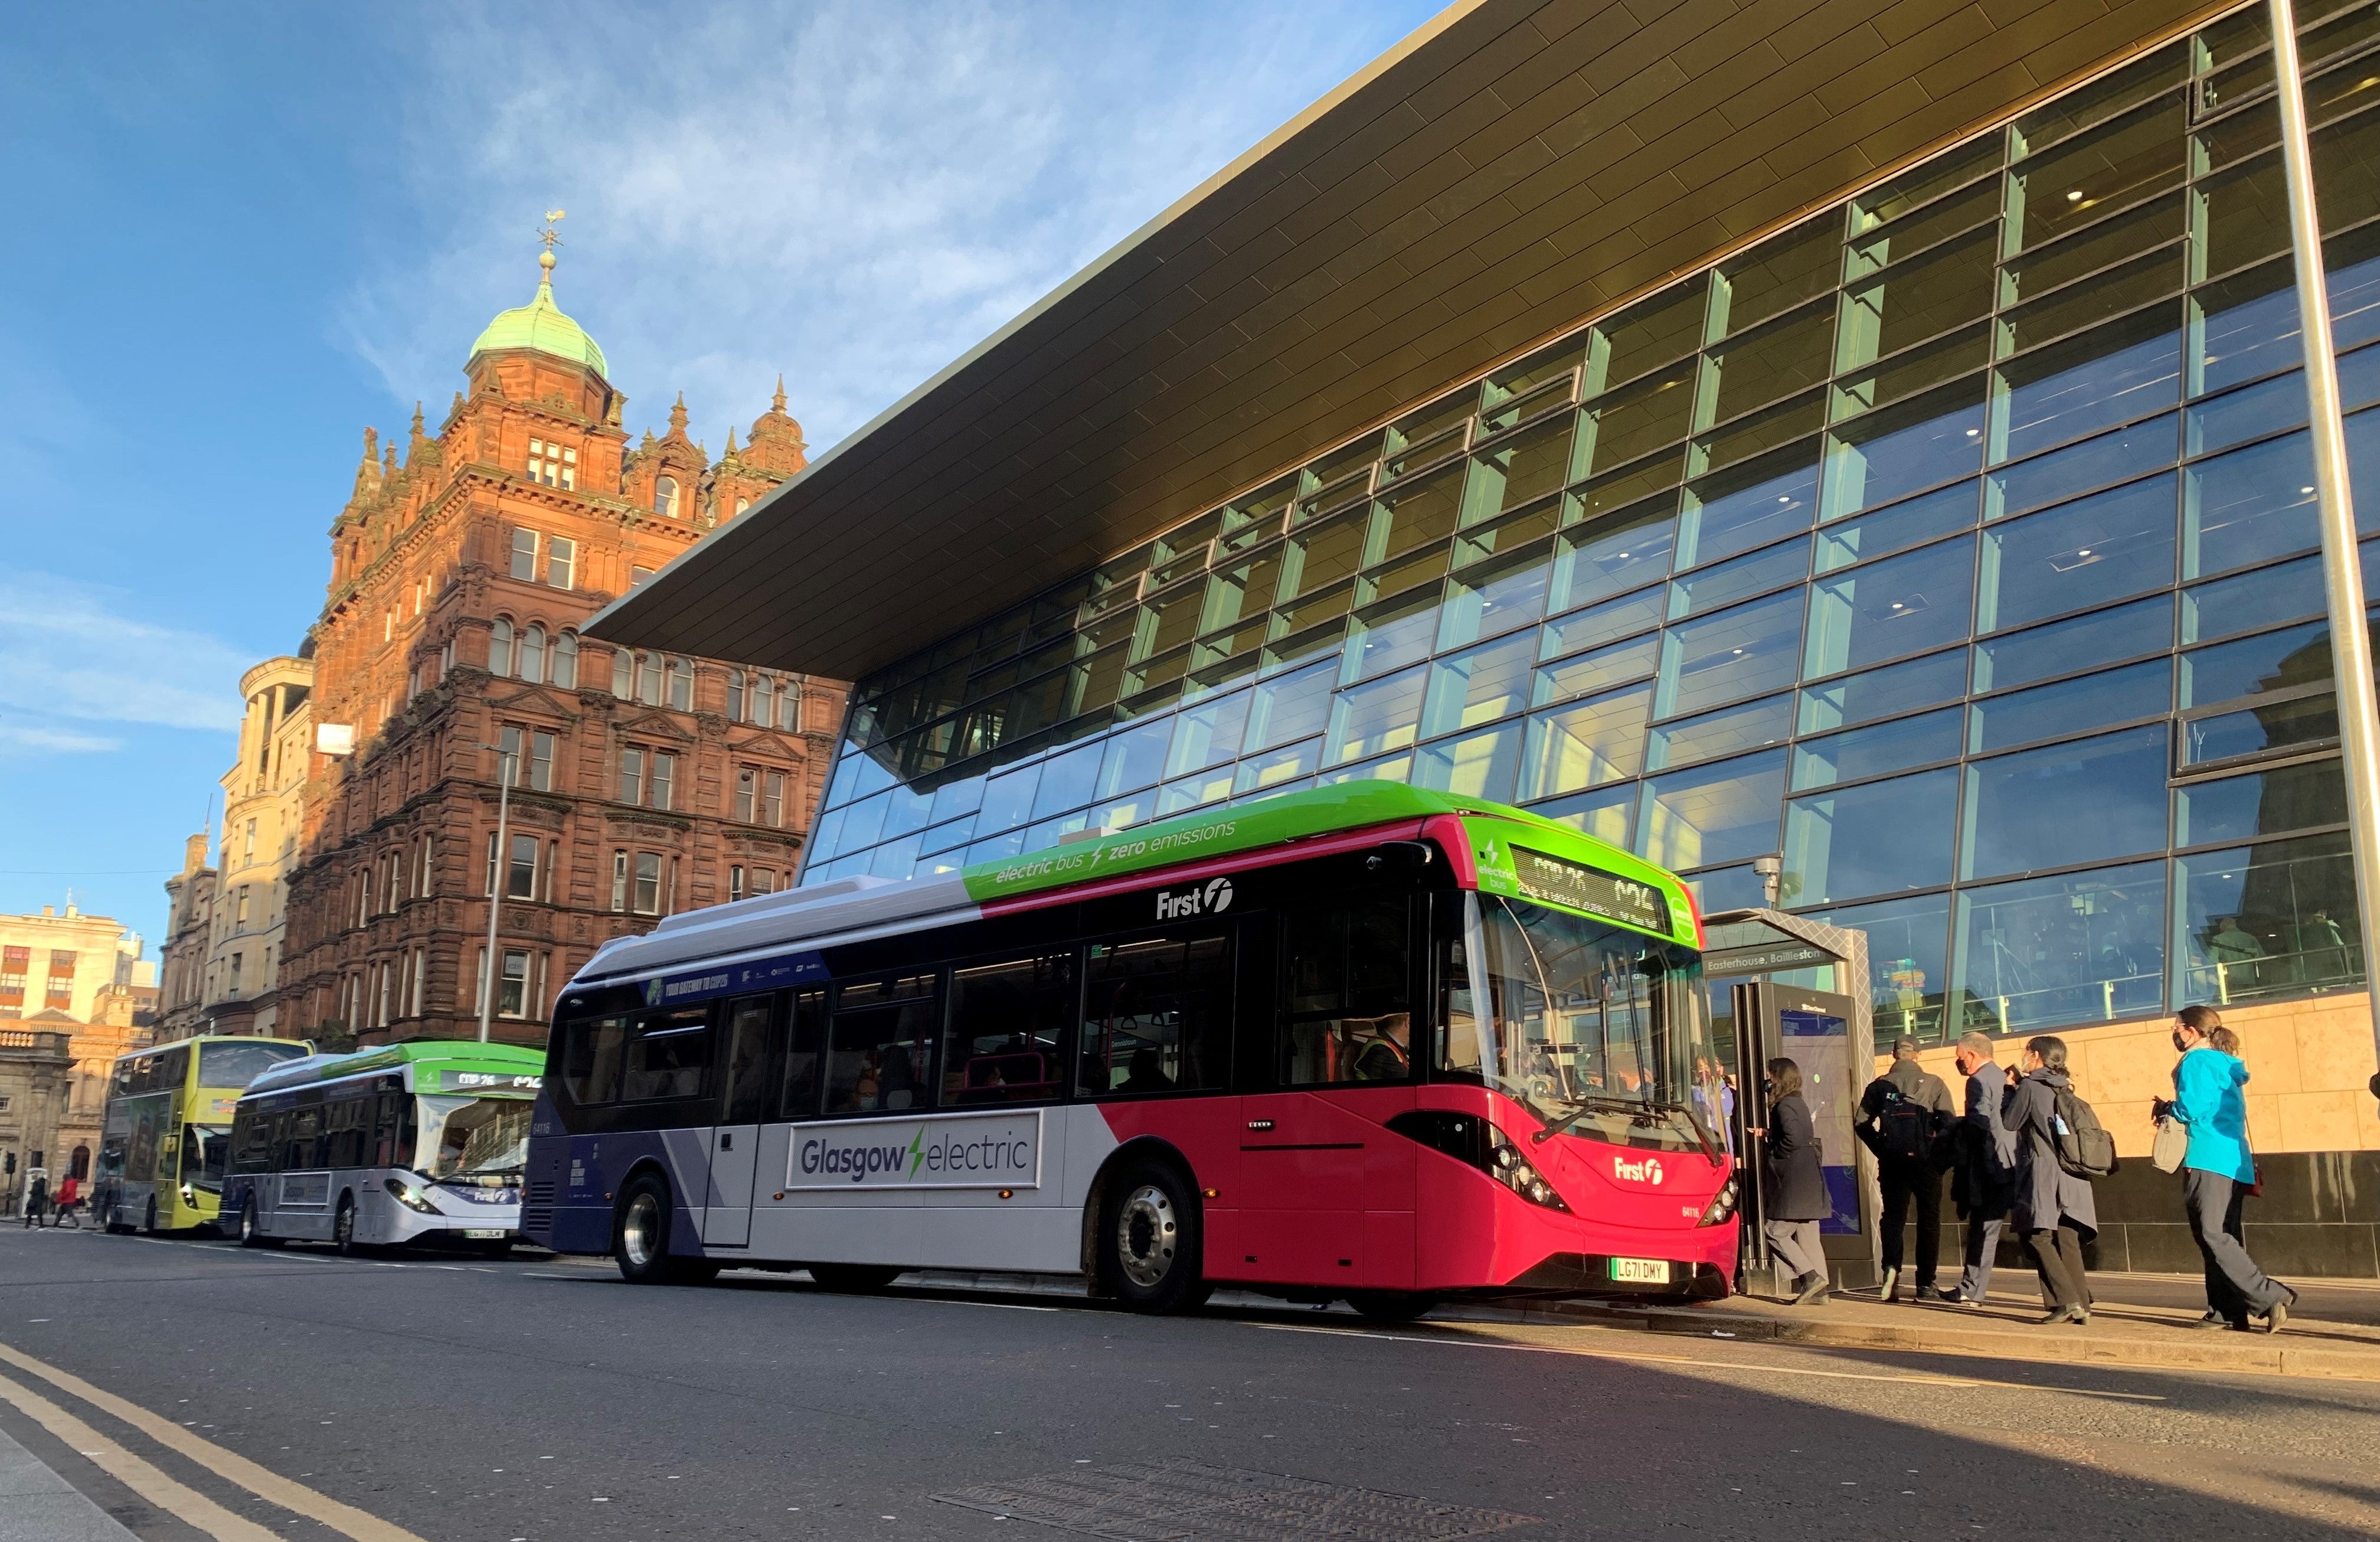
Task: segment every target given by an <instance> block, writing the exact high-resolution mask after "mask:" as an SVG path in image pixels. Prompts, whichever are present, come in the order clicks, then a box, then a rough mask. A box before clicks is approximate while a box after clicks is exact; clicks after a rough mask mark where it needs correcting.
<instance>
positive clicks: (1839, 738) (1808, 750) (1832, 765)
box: [1793, 693, 1961, 792]
mask: <svg viewBox="0 0 2380 1542" xmlns="http://www.w3.org/2000/svg"><path fill="white" fill-rule="evenodd" d="M1804 694H1807V693H1804ZM1960 739H1961V734H1960V717H1959V714H1958V713H1957V712H1955V711H1949V710H1945V711H1938V712H1923V713H1920V714H1919V715H1917V716H1916V717H1913V718H1899V719H1895V720H1894V721H1893V722H1880V723H1876V724H1874V725H1872V726H1870V727H1866V728H1854V729H1850V730H1848V731H1846V732H1844V733H1840V734H1829V735H1826V736H1825V737H1823V738H1816V739H1804V740H1803V741H1802V742H1801V743H1800V744H1797V745H1795V746H1794V747H1793V790H1794V791H1796V792H1802V791H1805V790H1807V789H1809V788H1812V787H1831V786H1833V785H1834V784H1835V783H1838V782H1856V781H1858V780H1860V779H1861V778H1862V777H1867V776H1881V775H1884V774H1885V773H1886V772H1888V771H1903V770H1906V769H1907V768H1909V767H1911V766H1923V765H1926V764H1929V763H1931V762H1933V761H1936V760H1955V759H1958V757H1959V743H1960Z"/></svg>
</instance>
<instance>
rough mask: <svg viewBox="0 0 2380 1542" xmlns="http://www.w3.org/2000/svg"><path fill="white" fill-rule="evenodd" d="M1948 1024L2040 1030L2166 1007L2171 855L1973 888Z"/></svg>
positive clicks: (1956, 955) (1960, 913) (1958, 927)
mask: <svg viewBox="0 0 2380 1542" xmlns="http://www.w3.org/2000/svg"><path fill="white" fill-rule="evenodd" d="M1955 910H1956V917H1955V924H1954V926H1953V929H1952V939H1953V952H1952V954H1951V961H1950V980H1951V996H1950V1003H1951V1004H1950V1022H1949V1025H1948V1026H1947V1027H1946V1030H1945V1031H1946V1034H1958V1033H1966V1032H1971V1031H1975V1030H1981V1031H1982V1032H1985V1033H2039V1032H2044V1031H2046V1030H2048V1029H2051V1028H2058V1027H2063V1026H2068V1025H2070V1024H2083V1023H2104V1022H2110V1021H2113V1020H2114V1019H2116V1018H2119V1017H2130V1016H2135V1015H2139V1014H2146V1013H2153V1012H2155V1011H2156V1010H2157V1009H2158V1007H2159V1005H2160V1004H2161V1002H2162V998H2163V996H2164V987H2165V980H2164V975H2165V946H2164V942H2163V936H2164V930H2165V864H2164V863H2163V862H2162V861H2158V862H2139V863H2134V864H2132V865H2131V866H2129V867H2123V868H2108V869H2106V870H2103V871H2100V872H2095V873H2072V874H2068V875H2065V876H2063V877H2058V878H2041V879H2025V880H2019V881H2017V882H2014V883H2001V884H1993V885H1989V886H1986V887H1984V888H1979V889H1965V890H1961V891H1960V892H1959V896H1958V899H1957V902H1956V906H1955Z"/></svg>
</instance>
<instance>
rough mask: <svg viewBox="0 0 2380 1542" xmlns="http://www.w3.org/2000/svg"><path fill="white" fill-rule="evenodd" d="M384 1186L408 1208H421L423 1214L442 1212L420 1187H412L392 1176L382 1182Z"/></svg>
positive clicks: (398, 1201) (397, 1200) (399, 1202)
mask: <svg viewBox="0 0 2380 1542" xmlns="http://www.w3.org/2000/svg"><path fill="white" fill-rule="evenodd" d="M382 1187H383V1188H385V1189H387V1190H388V1192H389V1194H390V1196H392V1197H394V1198H395V1200H396V1202H397V1203H398V1204H400V1205H402V1206H404V1207H405V1208H407V1209H408V1210H419V1211H420V1212H421V1213H422V1214H423V1215H437V1214H440V1213H441V1212H440V1210H439V1208H438V1207H437V1206H435V1205H432V1204H431V1202H430V1201H429V1200H428V1199H427V1198H426V1197H424V1196H423V1195H422V1193H421V1191H420V1190H419V1189H417V1188H413V1187H410V1186H409V1185H407V1184H405V1183H403V1182H401V1181H400V1180H398V1179H395V1178H391V1179H389V1180H388V1181H387V1182H386V1183H384V1184H382Z"/></svg>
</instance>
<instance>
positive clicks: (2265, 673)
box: [2181, 621, 2335, 707]
mask: <svg viewBox="0 0 2380 1542" xmlns="http://www.w3.org/2000/svg"><path fill="white" fill-rule="evenodd" d="M2334 673H2335V672H2334V668H2333V662H2332V659H2331V652H2330V623H2329V622H2327V621H2309V622H2304V623H2302V624H2301V625H2296V626H2288V627H2284V628H2282V629H2281V630H2279V631H2277V632H2265V633H2262V634H2260V635H2258V636H2255V637H2241V638H2240V639H2239V640H2238V641H2236V642H2224V643H2217V644H2216V645H2215V646H2214V647H2212V648H2201V649H2198V650H2195V651H2192V652H2189V653H2185V654H2183V655H2182V656H2181V705H2182V706H2184V707H2204V706H2207V705H2210V704H2212V703H2214V702H2217V701H2229V700H2231V699H2233V698H2237V697H2246V696H2262V695H2265V694H2266V693H2269V692H2287V691H2290V690H2293V689H2295V688H2296V687H2298V686H2311V685H2315V684H2318V683H2323V682H2326V681H2328V680H2330V679H2332V678H2333V677H2334Z"/></svg>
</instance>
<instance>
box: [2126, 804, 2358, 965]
mask: <svg viewBox="0 0 2380 1542" xmlns="http://www.w3.org/2000/svg"><path fill="white" fill-rule="evenodd" d="M2173 868H2174V885H2175V890H2176V892H2175V896H2174V898H2175V905H2174V912H2173V957H2174V982H2173V983H2174V1001H2175V1002H2176V1004H2180V1003H2183V1002H2213V1003H2215V1004H2216V1005H2228V1004H2230V1003H2231V1002H2239V1001H2253V1000H2255V999H2257V998H2258V997H2261V996H2277V995H2298V994H2303V993H2306V992H2309V991H2322V990H2341V989H2350V988H2352V989H2361V987H2362V979H2363V959H2362V944H2361V942H2360V941H2359V938H2360V926H2361V923H2360V921H2359V919H2358V912H2357V909H2356V903H2355V872H2354V864H2353V860H2352V858H2351V857H2350V856H2349V852H2348V838H2347V836H2346V834H2345V833H2344V832H2342V833H2339V834H2336V835H2314V836H2308V837H2305V838H2302V839H2300V840H2295V841H2266V842H2264V843H2262V844H2258V845H2253V846H2240V847H2236V848H2233V849H2231V850H2228V851H2216V852H2203V853H2199V854H2197V855H2195V856H2180V857H2176V858H2175V859H2174V864H2173Z"/></svg>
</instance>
